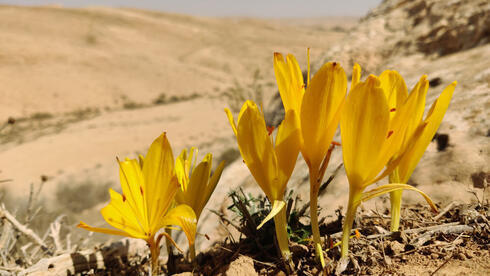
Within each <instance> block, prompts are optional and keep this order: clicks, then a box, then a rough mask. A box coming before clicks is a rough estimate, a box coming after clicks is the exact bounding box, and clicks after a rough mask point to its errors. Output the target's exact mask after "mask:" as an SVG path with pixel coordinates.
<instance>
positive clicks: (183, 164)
mask: <svg viewBox="0 0 490 276" xmlns="http://www.w3.org/2000/svg"><path fill="white" fill-rule="evenodd" d="M194 151H196V155H197V150H195V149H191V157H190V159H192V153H193V152H194ZM212 159H213V157H212V155H211V154H208V155H206V157H205V158H204V160H203V161H202V162H201V163H200V164H199V165H197V167H195V166H191V164H190V161H189V160H188V159H187V154H186V151H184V152H182V154H181V155H180V156H179V158H178V159H177V162H176V164H175V165H174V157H173V154H172V148H171V147H170V143H169V142H168V140H167V136H166V134H165V133H163V134H162V135H161V136H160V137H158V138H157V139H156V140H155V141H154V142H153V143H152V144H151V146H150V148H149V150H148V154H147V155H146V157H143V156H141V155H140V156H139V160H136V159H125V160H124V161H119V160H118V163H119V168H120V169H119V175H120V179H121V180H120V181H121V188H122V194H120V193H118V192H116V191H114V190H112V189H110V190H109V193H110V196H111V201H110V203H109V204H108V205H107V206H105V207H104V208H102V210H101V214H102V216H103V217H104V219H105V221H106V222H107V223H108V224H109V225H111V226H113V227H114V228H117V229H119V230H115V229H107V228H97V227H91V226H89V225H87V224H86V223H84V222H80V224H79V225H78V227H80V228H83V229H86V230H89V231H93V232H99V233H105V234H112V235H120V236H126V237H132V238H137V239H143V240H145V241H146V242H147V244H148V246H149V248H150V253H151V259H152V270H153V272H154V273H155V274H156V273H157V272H158V257H159V255H160V241H161V239H162V237H166V238H167V240H168V241H170V242H172V243H173V244H174V245H175V246H176V247H177V245H176V244H175V242H174V241H173V239H172V237H171V236H170V235H169V234H168V233H167V232H165V231H162V230H163V229H172V228H173V227H172V226H177V227H179V229H181V230H182V231H183V232H184V233H185V235H186V237H187V240H188V241H189V246H190V248H191V251H192V252H194V254H193V256H195V251H194V242H195V237H196V229H197V223H198V220H199V216H200V215H201V212H202V209H203V208H204V206H205V205H206V203H207V202H208V200H209V198H210V196H211V193H212V192H213V191H214V188H215V187H216V184H217V183H218V180H219V178H220V176H221V172H222V171H223V167H224V163H223V162H222V163H221V164H220V165H219V166H218V168H217V169H216V170H215V172H214V174H213V175H212V176H211V164H212ZM203 191H204V196H203ZM177 248H178V247H177Z"/></svg>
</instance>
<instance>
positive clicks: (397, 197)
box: [390, 190, 403, 232]
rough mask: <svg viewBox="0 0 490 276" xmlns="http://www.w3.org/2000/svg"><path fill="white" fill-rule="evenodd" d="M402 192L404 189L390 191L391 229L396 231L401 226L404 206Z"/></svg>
mask: <svg viewBox="0 0 490 276" xmlns="http://www.w3.org/2000/svg"><path fill="white" fill-rule="evenodd" d="M402 194H403V190H398V191H394V192H390V202H391V225H390V231H391V232H396V231H398V229H399V227H400V214H401V208H402Z"/></svg>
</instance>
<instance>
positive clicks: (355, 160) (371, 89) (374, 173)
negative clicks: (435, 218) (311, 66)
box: [340, 75, 435, 257]
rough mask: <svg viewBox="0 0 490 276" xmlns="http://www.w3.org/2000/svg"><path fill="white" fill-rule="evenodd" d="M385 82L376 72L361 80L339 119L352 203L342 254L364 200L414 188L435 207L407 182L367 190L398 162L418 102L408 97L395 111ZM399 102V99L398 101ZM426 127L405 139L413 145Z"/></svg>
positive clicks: (409, 145) (343, 254)
mask: <svg viewBox="0 0 490 276" xmlns="http://www.w3.org/2000/svg"><path fill="white" fill-rule="evenodd" d="M386 89H388V88H386V85H385V84H383V83H382V82H381V81H380V78H378V77H376V76H373V75H371V76H369V77H368V78H367V80H366V81H365V82H360V83H358V84H357V85H355V87H354V88H353V89H352V90H351V92H350V93H349V95H348V96H347V100H346V103H345V109H344V110H343V113H342V118H341V120H340V130H341V138H342V150H343V159H344V167H345V171H346V174H347V178H348V180H349V203H348V209H347V213H346V218H345V222H344V230H343V236H342V257H346V256H347V251H348V241H349V235H350V231H351V229H352V223H353V221H354V217H355V213H356V210H357V207H358V206H359V204H360V203H361V202H362V201H366V200H369V199H371V198H374V197H376V196H379V195H382V194H385V193H389V192H392V191H396V190H401V189H409V190H415V191H417V192H419V193H420V194H422V196H424V198H425V199H426V200H427V202H428V203H429V204H430V205H431V207H432V208H434V209H435V206H434V204H433V203H432V201H431V200H430V198H429V197H428V196H427V195H425V194H424V193H423V192H421V191H420V190H418V189H416V188H414V187H412V186H410V185H406V184H400V183H397V184H386V185H382V186H379V187H377V188H374V189H372V190H370V191H367V192H364V190H365V189H366V187H368V186H369V185H371V184H372V183H374V182H376V181H378V180H380V179H382V178H384V177H385V176H387V175H388V174H389V173H391V171H393V169H394V166H396V164H397V162H398V160H395V161H394V162H390V165H388V166H387V168H386V170H385V171H384V172H383V173H381V171H382V170H383V168H384V167H385V166H386V164H387V163H388V161H390V159H392V158H393V157H394V156H395V155H396V153H397V152H398V150H399V149H400V148H401V146H402V144H403V143H404V137H405V136H404V135H405V131H406V127H405V126H406V125H405V124H406V122H407V121H409V118H410V116H412V114H411V112H412V111H413V110H414V109H415V107H416V106H417V99H418V98H417V97H415V96H416V94H414V96H411V97H409V98H408V99H407V100H406V101H405V102H404V104H403V105H400V106H399V109H397V110H396V112H395V114H394V115H392V114H391V113H392V112H393V108H392V107H391V108H390V105H389V103H390V101H389V97H386V96H385V94H386V93H387V91H386ZM395 102H396V101H395ZM424 128H425V124H423V125H421V126H420V127H418V128H417V129H416V130H415V132H414V134H413V135H412V137H411V138H410V139H409V140H407V141H406V148H411V147H412V146H413V144H414V143H415V141H416V138H417V137H419V136H420V135H421V133H422V131H423V130H424Z"/></svg>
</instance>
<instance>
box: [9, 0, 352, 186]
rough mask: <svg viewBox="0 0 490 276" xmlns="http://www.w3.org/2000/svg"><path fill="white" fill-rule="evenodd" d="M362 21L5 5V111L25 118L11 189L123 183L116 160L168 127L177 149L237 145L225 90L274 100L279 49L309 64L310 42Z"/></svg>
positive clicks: (334, 37)
mask: <svg viewBox="0 0 490 276" xmlns="http://www.w3.org/2000/svg"><path fill="white" fill-rule="evenodd" d="M354 23H355V19H354V18H316V19H308V20H300V19H295V20H287V19H284V20H282V19H274V20H265V19H251V18H203V17H191V16H185V15H177V14H168V13H159V12H150V11H142V10H131V9H113V8H102V7H98V8H86V9H66V8H60V7H14V6H0V36H1V39H0V84H1V85H0V98H1V99H2V101H1V102H2V106H1V109H0V119H1V120H2V121H4V122H5V121H6V120H7V117H13V118H15V119H16V120H17V123H16V124H15V125H13V126H6V127H5V128H4V129H3V130H2V135H1V136H0V137H1V139H0V140H1V145H0V168H1V171H2V172H1V177H2V179H12V181H11V182H9V183H8V184H4V187H6V188H8V189H10V190H12V191H11V192H12V193H15V194H18V195H21V194H24V195H25V194H26V193H27V191H28V187H29V184H30V183H39V177H40V176H41V175H47V176H48V178H49V179H50V181H49V182H48V184H47V185H45V188H44V190H45V191H51V190H52V189H51V188H53V187H56V184H57V183H59V182H60V181H61V182H64V183H70V185H75V184H76V183H77V182H80V181H84V179H87V178H90V179H95V180H93V182H95V183H96V184H97V183H99V182H104V181H106V180H107V179H109V180H110V181H113V182H115V183H117V182H118V179H117V168H116V163H115V156H120V157H124V156H128V155H133V154H134V153H136V152H140V153H144V151H145V150H146V147H147V146H148V145H149V143H150V142H151V141H152V139H154V138H155V137H156V136H158V134H159V133H161V132H162V131H167V132H168V135H169V136H170V138H171V141H172V144H173V145H174V147H175V149H174V151H175V154H178V153H179V152H180V149H182V148H183V147H189V146H200V147H202V148H203V150H212V149H214V150H215V152H214V153H215V154H216V155H219V154H220V152H222V151H223V150H224V149H226V148H227V146H223V143H224V142H226V141H227V142H233V141H232V135H231V134H232V132H231V129H230V127H229V125H228V123H227V120H226V116H225V115H224V112H223V108H224V107H225V106H226V105H227V104H228V99H227V98H224V97H222V93H223V92H226V91H228V92H232V93H235V94H236V93H242V92H243V91H245V90H247V91H245V92H246V93H250V92H251V90H254V89H256V88H257V89H258V88H260V89H261V90H262V91H261V92H263V94H266V96H264V97H263V101H267V100H268V96H267V95H270V94H271V93H274V91H275V79H274V75H273V67H272V53H273V52H274V51H282V52H292V53H300V55H299V59H300V61H301V62H303V63H305V54H304V53H305V49H306V47H312V49H313V51H312V57H313V58H316V57H318V56H319V55H320V54H321V53H322V52H323V51H324V49H325V47H326V46H327V45H330V44H332V43H335V42H336V41H339V40H341V38H342V37H344V36H345V35H346V32H345V30H347V29H348V28H350V27H351V26H352V25H353V24H354ZM250 85H252V86H250ZM248 90H250V91H248ZM245 92H243V93H245ZM155 103H159V104H162V103H166V104H165V105H155ZM220 143H221V145H220ZM231 146H234V144H229V147H231ZM91 181H92V180H91ZM12 187H16V188H15V189H13V188H12Z"/></svg>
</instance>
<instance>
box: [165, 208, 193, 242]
mask: <svg viewBox="0 0 490 276" xmlns="http://www.w3.org/2000/svg"><path fill="white" fill-rule="evenodd" d="M160 225H161V226H162V227H165V226H168V225H175V226H180V228H181V229H182V231H184V233H185V235H186V237H187V240H188V241H189V244H194V240H195V238H196V230H197V220H196V214H195V213H194V211H193V210H192V208H191V207H189V206H187V205H185V204H181V205H178V206H177V207H175V208H172V209H171V210H170V211H169V212H168V213H167V214H166V215H165V216H164V217H163V219H162V220H161V224H160Z"/></svg>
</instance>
